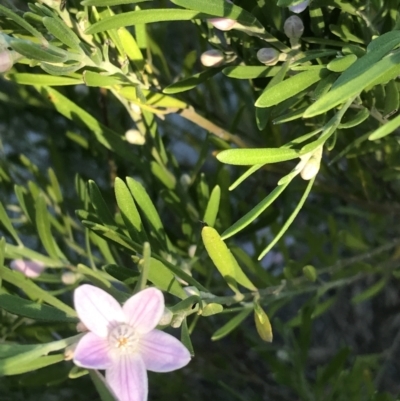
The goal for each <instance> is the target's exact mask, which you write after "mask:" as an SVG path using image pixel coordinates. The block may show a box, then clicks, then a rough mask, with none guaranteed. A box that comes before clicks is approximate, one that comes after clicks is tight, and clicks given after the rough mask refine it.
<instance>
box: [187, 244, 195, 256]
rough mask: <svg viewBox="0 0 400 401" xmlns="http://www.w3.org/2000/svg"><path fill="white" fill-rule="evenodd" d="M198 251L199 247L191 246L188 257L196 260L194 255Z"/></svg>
mask: <svg viewBox="0 0 400 401" xmlns="http://www.w3.org/2000/svg"><path fill="white" fill-rule="evenodd" d="M196 251H197V245H195V244H192V245H190V246H189V249H188V255H189V256H190V257H191V258H194V255H195V254H196Z"/></svg>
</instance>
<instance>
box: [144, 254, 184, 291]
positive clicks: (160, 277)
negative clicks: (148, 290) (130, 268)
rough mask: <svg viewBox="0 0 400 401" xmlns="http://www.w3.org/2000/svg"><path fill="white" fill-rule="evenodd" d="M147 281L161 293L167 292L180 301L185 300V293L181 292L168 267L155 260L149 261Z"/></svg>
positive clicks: (181, 289)
mask: <svg viewBox="0 0 400 401" xmlns="http://www.w3.org/2000/svg"><path fill="white" fill-rule="evenodd" d="M148 280H149V281H150V282H152V283H153V284H154V285H155V286H156V287H157V288H159V289H160V290H162V291H166V292H169V293H170V294H172V295H175V296H176V297H178V298H181V299H185V298H187V295H186V293H185V291H183V288H182V287H181V285H180V284H179V283H178V281H177V279H176V278H175V276H174V275H173V274H172V273H171V271H170V270H169V269H168V267H166V266H165V265H164V264H163V263H162V262H160V261H159V260H157V259H154V258H151V259H150V270H149V275H148Z"/></svg>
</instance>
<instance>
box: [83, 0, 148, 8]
mask: <svg viewBox="0 0 400 401" xmlns="http://www.w3.org/2000/svg"><path fill="white" fill-rule="evenodd" d="M145 1H151V0H83V1H81V4H82V6H96V7H112V6H119V5H121V4H132V3H144V2H145Z"/></svg>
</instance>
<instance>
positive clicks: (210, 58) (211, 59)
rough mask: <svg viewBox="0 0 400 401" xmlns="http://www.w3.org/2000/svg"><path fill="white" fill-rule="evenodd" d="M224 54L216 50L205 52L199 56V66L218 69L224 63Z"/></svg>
mask: <svg viewBox="0 0 400 401" xmlns="http://www.w3.org/2000/svg"><path fill="white" fill-rule="evenodd" d="M224 59H225V57H224V53H222V52H221V51H219V50H217V49H211V50H207V51H205V52H204V53H202V55H201V56H200V61H201V64H203V65H204V67H218V66H219V65H221V64H222V63H223V61H224Z"/></svg>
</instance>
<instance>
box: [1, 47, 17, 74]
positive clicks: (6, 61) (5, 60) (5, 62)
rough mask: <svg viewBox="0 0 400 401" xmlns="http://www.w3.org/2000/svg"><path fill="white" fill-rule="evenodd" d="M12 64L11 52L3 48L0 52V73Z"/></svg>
mask: <svg viewBox="0 0 400 401" xmlns="http://www.w3.org/2000/svg"><path fill="white" fill-rule="evenodd" d="M13 64H14V60H13V57H12V53H11V52H10V51H9V50H4V51H2V52H1V53H0V73H2V72H6V71H8V70H9V69H10V68H11V67H12V66H13Z"/></svg>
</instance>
